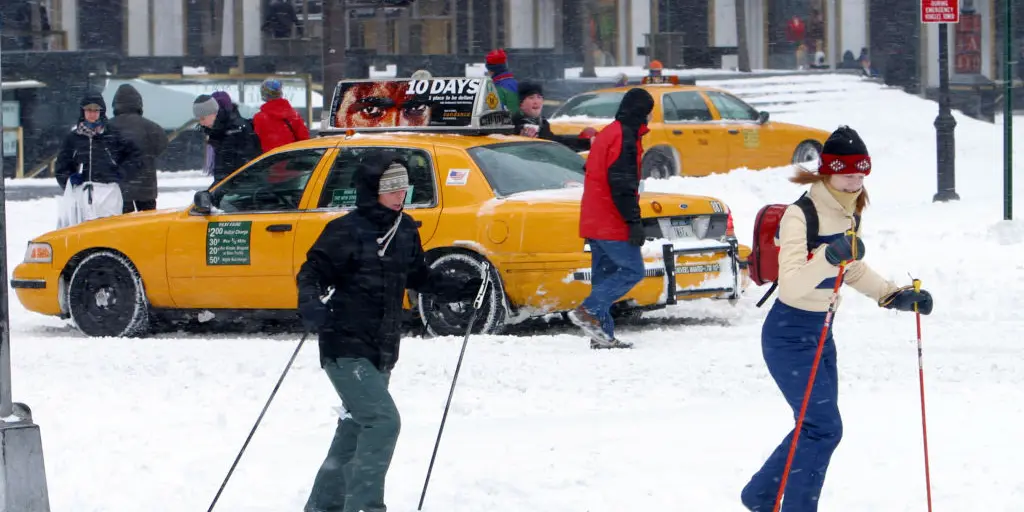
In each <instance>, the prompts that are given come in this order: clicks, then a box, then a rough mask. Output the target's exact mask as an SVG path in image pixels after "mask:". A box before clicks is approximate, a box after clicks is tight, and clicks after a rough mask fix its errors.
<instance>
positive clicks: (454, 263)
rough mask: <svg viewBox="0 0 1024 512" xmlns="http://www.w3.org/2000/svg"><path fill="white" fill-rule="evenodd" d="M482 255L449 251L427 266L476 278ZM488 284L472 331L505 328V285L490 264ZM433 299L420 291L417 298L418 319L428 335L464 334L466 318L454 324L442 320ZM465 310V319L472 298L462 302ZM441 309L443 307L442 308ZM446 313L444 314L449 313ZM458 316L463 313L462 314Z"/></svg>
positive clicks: (440, 305)
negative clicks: (502, 284)
mask: <svg viewBox="0 0 1024 512" xmlns="http://www.w3.org/2000/svg"><path fill="white" fill-rule="evenodd" d="M483 261H484V260H483V258H481V257H480V256H477V255H476V254H472V253H468V252H462V251H458V252H448V253H445V254H442V255H440V256H438V257H437V258H435V259H434V260H433V261H431V262H430V268H431V269H432V270H434V271H441V272H445V273H448V272H453V273H456V274H459V275H461V276H464V277H466V278H470V277H479V276H480V275H481V272H482V271H483ZM490 272H491V280H492V281H491V284H492V286H489V287H488V288H487V294H486V296H485V297H484V302H483V305H482V306H481V307H480V312H479V313H478V314H477V317H476V322H475V323H474V325H473V334H498V333H500V332H501V331H502V330H503V329H504V327H505V300H504V299H505V297H504V292H503V291H502V290H503V289H504V288H503V287H502V286H501V277H500V276H499V275H498V273H497V272H496V271H495V270H494V266H491V270H490ZM434 305H435V302H434V301H433V299H432V298H431V297H430V296H429V295H423V294H421V295H420V296H419V300H417V307H418V309H419V313H420V319H421V320H422V321H423V325H424V327H426V329H427V333H429V334H430V335H431V336H463V335H465V334H466V324H465V321H463V322H461V323H458V324H453V323H448V322H445V316H446V315H444V314H443V313H442V312H439V311H438V310H436V309H435V307H434ZM461 306H462V307H463V308H465V309H464V312H465V314H464V316H465V319H466V320H468V318H469V315H470V314H471V311H470V308H472V306H473V304H472V300H469V301H466V302H463V303H461ZM448 307H449V306H448V305H446V304H439V305H438V306H437V308H448ZM442 311H443V310H442ZM452 314H453V313H449V315H447V316H451V315H452ZM459 316H462V315H461V314H460V315H459Z"/></svg>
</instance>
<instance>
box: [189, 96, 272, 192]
mask: <svg viewBox="0 0 1024 512" xmlns="http://www.w3.org/2000/svg"><path fill="white" fill-rule="evenodd" d="M215 94H216V93H215ZM223 103H224V102H223V101H222V100H219V99H217V98H215V97H213V96H210V95H207V94H200V95H199V96H198V97H197V98H196V100H195V102H193V103H192V113H193V115H194V116H195V118H196V119H197V120H198V121H199V127H200V129H202V130H203V133H205V134H206V136H207V142H208V143H209V144H210V146H212V147H213V182H214V183H218V182H220V181H221V180H223V179H224V178H226V177H228V175H229V174H231V173H233V172H235V171H236V170H238V169H239V168H241V167H242V166H243V165H245V164H247V163H249V160H252V159H253V158H256V157H257V156H259V155H260V153H261V151H260V141H259V138H257V137H256V132H255V131H253V128H252V123H251V122H249V120H248V119H245V118H243V117H242V115H241V114H239V113H238V105H236V104H234V103H230V107H228V108H225V107H224V106H223Z"/></svg>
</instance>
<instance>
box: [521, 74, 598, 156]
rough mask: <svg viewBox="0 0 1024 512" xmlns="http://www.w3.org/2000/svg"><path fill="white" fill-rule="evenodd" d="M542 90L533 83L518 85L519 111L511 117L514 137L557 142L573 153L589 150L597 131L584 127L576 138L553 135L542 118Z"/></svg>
mask: <svg viewBox="0 0 1024 512" xmlns="http://www.w3.org/2000/svg"><path fill="white" fill-rule="evenodd" d="M543 110H544V89H543V88H542V87H541V85H540V84H538V83H535V82H521V83H520V84H519V111H518V112H516V113H515V114H513V115H512V124H513V126H515V133H516V135H522V136H524V137H537V138H541V139H545V140H550V141H554V142H558V143H560V144H563V145H565V146H568V147H569V148H570V149H572V150H573V151H587V150H589V149H590V139H591V138H593V137H594V136H595V135H597V130H595V129H594V128H592V127H589V126H588V127H586V128H584V129H583V131H581V132H580V134H579V135H578V136H572V135H555V134H554V132H552V131H551V123H549V122H548V120H547V119H545V118H544V114H543Z"/></svg>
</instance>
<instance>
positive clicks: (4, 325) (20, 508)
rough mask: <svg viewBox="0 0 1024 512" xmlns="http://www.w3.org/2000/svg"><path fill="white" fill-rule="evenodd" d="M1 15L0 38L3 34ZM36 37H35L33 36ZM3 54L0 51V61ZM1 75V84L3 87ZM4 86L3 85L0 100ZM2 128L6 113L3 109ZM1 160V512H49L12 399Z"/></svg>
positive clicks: (22, 415) (21, 407) (28, 426)
mask: <svg viewBox="0 0 1024 512" xmlns="http://www.w3.org/2000/svg"><path fill="white" fill-rule="evenodd" d="M3 22H4V20H3V15H0V35H2V34H3ZM33 37H34V36H33ZM2 60H3V51H2V50H0V61H2ZM2 76H3V75H2V73H0V84H3V78H2ZM2 91H3V86H2V85H0V96H2ZM0 126H3V109H2V108H0ZM3 162H4V159H3V158H2V157H0V512H50V500H49V497H48V493H47V488H46V471H45V469H44V467H43V442H42V438H41V437H40V435H39V426H38V425H36V424H34V423H32V411H31V410H30V409H29V408H28V406H27V405H25V404H19V403H14V402H13V401H12V399H11V329H10V312H9V311H8V290H9V288H8V282H7V191H6V187H5V183H4V163H3Z"/></svg>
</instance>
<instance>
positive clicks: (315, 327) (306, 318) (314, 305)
mask: <svg viewBox="0 0 1024 512" xmlns="http://www.w3.org/2000/svg"><path fill="white" fill-rule="evenodd" d="M329 314H330V311H328V309H327V306H326V305H324V303H323V302H320V299H319V298H315V299H312V300H308V301H304V302H302V303H300V304H299V316H300V317H301V318H302V326H303V327H305V328H306V330H307V331H309V332H312V333H316V332H320V330H321V329H323V328H324V326H325V325H327V317H328V316H329Z"/></svg>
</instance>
